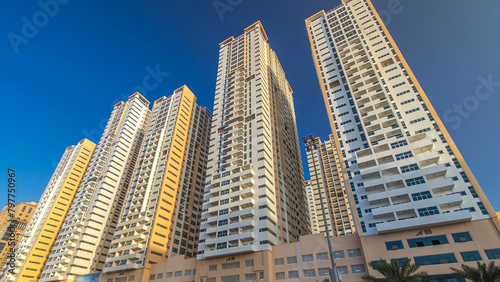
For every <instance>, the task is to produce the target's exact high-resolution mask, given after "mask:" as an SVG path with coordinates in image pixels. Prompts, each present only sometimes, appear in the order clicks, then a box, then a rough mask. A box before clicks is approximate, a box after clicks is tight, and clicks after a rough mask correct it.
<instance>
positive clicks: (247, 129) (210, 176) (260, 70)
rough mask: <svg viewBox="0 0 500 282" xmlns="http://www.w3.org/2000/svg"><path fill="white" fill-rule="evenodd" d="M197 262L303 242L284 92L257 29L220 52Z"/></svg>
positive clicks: (302, 196) (303, 217)
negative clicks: (300, 238)
mask: <svg viewBox="0 0 500 282" xmlns="http://www.w3.org/2000/svg"><path fill="white" fill-rule="evenodd" d="M208 158H209V160H208V169H207V182H206V186H205V196H204V204H203V215H202V223H201V234H200V244H199V247H198V259H205V258H210V257H216V256H224V255H228V254H236V253H244V252H256V251H262V250H270V249H272V246H274V245H279V244H282V243H288V242H294V241H297V240H298V238H299V236H301V235H304V234H308V233H309V232H310V230H309V219H308V214H307V202H306V192H305V189H304V177H303V171H302V165H301V157H300V149H299V143H298V136H297V128H296V121H295V111H294V106H293V98H292V89H291V87H290V85H289V84H288V81H287V80H286V78H285V73H284V71H283V69H282V67H281V65H280V63H279V61H278V58H277V56H276V53H275V52H274V51H273V50H272V49H271V48H270V47H269V44H268V43H267V35H266V33H265V31H264V28H263V27H262V24H261V23H260V22H257V23H255V24H253V25H251V26H249V27H247V28H246V29H245V32H244V33H243V34H242V35H240V36H238V37H236V38H234V37H231V38H229V39H227V40H225V41H224V42H222V43H221V44H220V51H219V65H218V71H217V82H216V90H215V100H214V115H213V122H212V130H211V139H210V147H209V157H208Z"/></svg>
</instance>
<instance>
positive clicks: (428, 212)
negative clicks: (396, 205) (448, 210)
mask: <svg viewBox="0 0 500 282" xmlns="http://www.w3.org/2000/svg"><path fill="white" fill-rule="evenodd" d="M417 211H418V214H419V215H420V216H429V215H434V214H439V210H438V208H437V207H436V206H433V207H427V208H422V209H418V210H417Z"/></svg>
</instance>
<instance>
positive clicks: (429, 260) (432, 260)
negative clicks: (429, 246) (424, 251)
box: [413, 253, 457, 265]
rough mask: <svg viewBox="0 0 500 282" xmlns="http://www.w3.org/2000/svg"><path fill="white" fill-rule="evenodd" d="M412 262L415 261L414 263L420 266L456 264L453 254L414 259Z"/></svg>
mask: <svg viewBox="0 0 500 282" xmlns="http://www.w3.org/2000/svg"><path fill="white" fill-rule="evenodd" d="M413 260H415V263H420V264H421V265H433V264H445V263H456V262H457V258H456V257H455V254H453V253H449V254H441V255H433V256H421V257H414V258H413Z"/></svg>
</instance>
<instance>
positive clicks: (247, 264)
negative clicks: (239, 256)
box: [245, 259, 253, 267]
mask: <svg viewBox="0 0 500 282" xmlns="http://www.w3.org/2000/svg"><path fill="white" fill-rule="evenodd" d="M245 267H253V259H249V260H246V261H245Z"/></svg>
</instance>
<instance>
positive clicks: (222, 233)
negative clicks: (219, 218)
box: [217, 230, 227, 237]
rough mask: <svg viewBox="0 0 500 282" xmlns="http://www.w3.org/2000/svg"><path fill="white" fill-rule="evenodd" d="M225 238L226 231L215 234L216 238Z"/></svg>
mask: <svg viewBox="0 0 500 282" xmlns="http://www.w3.org/2000/svg"><path fill="white" fill-rule="evenodd" d="M225 236H227V230H224V231H219V232H217V237H225Z"/></svg>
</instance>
